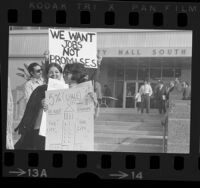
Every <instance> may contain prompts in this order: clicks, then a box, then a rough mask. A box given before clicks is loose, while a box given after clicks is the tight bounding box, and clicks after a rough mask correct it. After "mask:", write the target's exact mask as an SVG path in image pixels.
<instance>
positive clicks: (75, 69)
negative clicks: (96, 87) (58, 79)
mask: <svg viewBox="0 0 200 188" xmlns="http://www.w3.org/2000/svg"><path fill="white" fill-rule="evenodd" d="M63 72H64V73H65V72H70V73H71V74H72V78H71V79H72V80H74V81H76V82H77V83H82V82H85V81H86V79H85V76H86V75H87V74H86V69H85V67H84V65H83V64H82V63H74V64H66V65H65V67H64V70H63Z"/></svg>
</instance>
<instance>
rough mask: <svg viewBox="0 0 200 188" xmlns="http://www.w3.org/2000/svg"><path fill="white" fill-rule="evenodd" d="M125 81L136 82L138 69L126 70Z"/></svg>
mask: <svg viewBox="0 0 200 188" xmlns="http://www.w3.org/2000/svg"><path fill="white" fill-rule="evenodd" d="M125 79H126V80H136V79H137V70H136V69H126V72H125Z"/></svg>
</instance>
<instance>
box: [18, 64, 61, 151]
mask: <svg viewBox="0 0 200 188" xmlns="http://www.w3.org/2000/svg"><path fill="white" fill-rule="evenodd" d="M46 74H47V78H52V79H57V80H61V78H62V68H61V66H60V65H59V64H57V63H51V64H49V65H48V66H47V69H46ZM46 90H47V84H44V85H41V86H38V87H37V88H36V89H35V90H34V91H33V93H32V94H31V96H30V99H29V101H28V103H27V106H26V109H25V112H24V115H23V118H22V120H21V122H20V123H19V125H18V127H17V128H16V129H15V131H18V132H19V134H21V138H20V139H19V140H18V141H17V143H16V144H15V149H36V150H42V149H44V144H45V137H43V136H40V135H39V129H40V125H41V119H42V112H43V106H44V98H45V91H46Z"/></svg>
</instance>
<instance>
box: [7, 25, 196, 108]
mask: <svg viewBox="0 0 200 188" xmlns="http://www.w3.org/2000/svg"><path fill="white" fill-rule="evenodd" d="M76 30H78V29H76ZM79 30H82V31H84V30H87V31H88V30H90V31H95V32H97V49H98V53H99V54H100V55H101V56H102V57H103V58H102V64H101V67H100V75H99V78H98V80H99V82H100V84H101V86H102V92H104V90H103V88H104V87H103V86H104V85H108V87H109V88H110V90H111V95H112V97H114V98H116V99H117V100H113V101H112V103H111V107H115V108H135V106H136V105H135V100H134V97H133V96H134V95H135V93H136V92H137V91H138V89H139V88H140V86H141V84H142V82H143V80H144V79H148V80H149V82H150V84H151V86H152V88H153V89H154V87H155V85H156V83H157V80H163V81H164V82H166V83H168V82H169V81H171V80H174V79H175V78H179V79H180V80H182V81H187V82H189V83H190V82H191V61H192V32H191V31H165V30H154V31H153V30H124V29H118V30H116V29H79ZM47 49H48V30H47V29H46V28H45V29H32V28H26V29H22V28H19V29H18V30H15V29H14V30H11V31H10V38H9V75H10V79H11V86H12V89H15V88H16V87H18V86H21V85H22V84H23V83H24V81H25V80H23V78H20V77H18V76H17V75H16V73H17V72H18V71H17V68H18V67H23V64H24V63H26V64H29V63H31V62H33V61H36V62H41V61H43V60H44V59H43V53H44V52H45V51H46V50H47ZM154 107H155V105H154V98H153V97H152V99H151V108H154Z"/></svg>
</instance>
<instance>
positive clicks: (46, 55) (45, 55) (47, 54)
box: [43, 50, 49, 61]
mask: <svg viewBox="0 0 200 188" xmlns="http://www.w3.org/2000/svg"><path fill="white" fill-rule="evenodd" d="M43 55H44V59H45V61H48V60H49V50H46V51H45V52H44V53H43Z"/></svg>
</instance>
